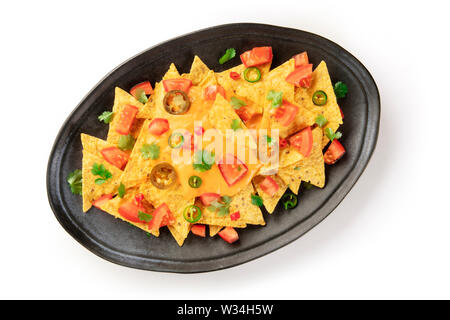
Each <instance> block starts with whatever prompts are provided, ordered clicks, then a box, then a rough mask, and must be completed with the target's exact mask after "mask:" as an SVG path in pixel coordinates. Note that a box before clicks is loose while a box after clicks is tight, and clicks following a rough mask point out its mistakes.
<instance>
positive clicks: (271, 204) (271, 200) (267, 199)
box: [253, 175, 288, 214]
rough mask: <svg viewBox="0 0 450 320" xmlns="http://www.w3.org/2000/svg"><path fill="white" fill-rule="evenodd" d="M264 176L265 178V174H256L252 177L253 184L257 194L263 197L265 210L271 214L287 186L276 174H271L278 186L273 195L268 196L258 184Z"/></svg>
mask: <svg viewBox="0 0 450 320" xmlns="http://www.w3.org/2000/svg"><path fill="white" fill-rule="evenodd" d="M265 178H266V177H265V176H256V177H255V178H253V185H254V187H255V189H256V191H257V192H258V195H259V196H260V197H261V198H262V199H263V203H264V207H265V208H266V210H267V212H269V213H270V214H272V213H273V211H274V210H275V207H276V206H277V203H278V201H279V200H280V199H281V197H282V196H283V194H284V193H285V192H286V190H287V188H288V186H287V184H286V183H285V182H284V181H283V180H282V179H281V178H280V177H279V176H278V175H273V176H271V178H272V179H274V180H275V181H276V183H277V184H278V186H279V188H278V191H277V192H276V193H275V194H274V195H273V196H270V195H268V194H267V193H265V192H264V191H263V190H262V189H261V188H260V186H259V184H260V183H261V182H262V181H263V180H264V179H265Z"/></svg>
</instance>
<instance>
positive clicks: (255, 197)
mask: <svg viewBox="0 0 450 320" xmlns="http://www.w3.org/2000/svg"><path fill="white" fill-rule="evenodd" d="M252 204H254V205H255V206H257V207H261V206H262V205H263V199H262V198H261V197H260V196H258V195H256V194H252Z"/></svg>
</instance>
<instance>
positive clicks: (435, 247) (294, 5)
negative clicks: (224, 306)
mask: <svg viewBox="0 0 450 320" xmlns="http://www.w3.org/2000/svg"><path fill="white" fill-rule="evenodd" d="M420 3H422V4H420ZM420 3H419V2H418V1H417V2H413V1H404V2H403V1H372V2H370V3H369V2H366V1H343V0H341V1H336V0H333V1H325V0H322V1H312V0H311V1H299V0H295V1H281V0H276V1H263V0H259V1H243V0H240V1H232V0H226V1H212V0H210V1H198V2H197V1H174V0H172V1H142V2H137V1H136V2H133V1H123V2H119V1H105V2H94V1H86V2H84V1H76V2H75V1H74V2H72V4H66V2H62V1H54V2H48V1H39V2H38V1H29V2H21V1H14V2H13V1H8V2H6V1H2V2H1V4H0V34H1V38H0V39H1V41H0V46H1V49H0V92H1V95H0V104H1V111H0V134H1V135H0V138H1V143H0V146H1V150H2V151H1V157H0V164H1V169H2V171H1V173H0V197H1V202H0V212H1V220H0V249H1V250H0V298H136V299H147V298H148V299H176V298H177V299H186V298H190V299H198V300H201V299H211V298H216V299H226V298H230V299H262V298H268V299H269V298H286V299H294V298H307V299H309V298H344V299H347V298H450V292H449V291H450V290H449V285H450V275H449V270H450V252H449V251H450V250H449V244H450V223H449V222H450V210H449V205H448V200H449V198H450V188H449V187H448V178H449V174H448V171H447V168H448V166H446V164H447V163H448V161H449V160H450V158H449V152H448V148H449V147H448V144H449V143H448V140H449V138H450V131H449V130H448V126H449V124H448V120H449V116H450V112H449V109H450V104H449V98H448V95H449V91H450V90H449V89H450V88H449V71H450V70H449V36H448V31H449V30H450V23H449V16H448V10H446V9H445V8H444V7H443V4H444V3H446V2H445V1H439V2H438V1H426V2H425V1H421V2H420ZM447 9H448V8H447ZM231 22H260V23H267V24H274V25H280V26H286V27H292V28H298V29H303V30H307V31H310V32H313V33H317V34H320V35H322V36H324V37H326V38H329V39H331V40H333V41H335V42H337V43H338V44H340V45H341V46H343V47H344V48H346V49H347V50H349V51H350V52H351V53H352V54H354V55H355V56H356V57H357V58H358V59H359V60H360V61H361V62H362V63H363V64H364V65H365V66H366V67H367V68H368V69H369V71H370V72H371V73H372V75H373V77H374V78H375V80H376V82H377V84H378V88H379V90H380V95H381V102H382V116H381V127H380V135H379V140H378V145H377V149H376V151H375V154H374V156H373V158H372V160H371V162H370V164H369V166H368V168H367V170H366V171H365V172H364V174H363V175H362V177H361V178H360V180H359V181H358V183H357V184H356V185H355V187H354V188H353V189H352V191H351V192H350V193H349V195H348V196H347V197H346V198H345V200H344V201H343V202H342V203H341V205H340V206H339V207H338V208H337V209H336V210H335V211H334V212H333V213H332V214H331V215H330V216H329V217H328V218H327V219H326V220H325V221H324V222H322V223H321V224H319V225H318V226H317V227H315V228H314V229H313V230H312V231H310V232H309V233H308V234H306V235H305V236H304V237H302V238H300V239H299V240H297V241H295V242H294V243H292V244H290V245H288V246H287V247H284V248H282V249H280V250H278V251H276V252H274V253H272V254H270V255H268V256H265V257H263V258H260V259H257V260H256V261H252V262H250V263H246V264H244V265H241V266H239V267H235V268H232V269H228V270H224V271H220V272H213V273H208V274H194V275H177V274H164V273H154V272H146V271H138V270H133V269H128V268H125V267H121V266H117V265H114V264H112V263H109V262H106V261H104V260H102V259H100V258H98V257H97V256H95V255H93V254H92V253H90V252H89V251H88V250H86V249H84V248H83V247H82V246H81V245H79V244H78V243H77V242H76V241H75V240H73V239H72V238H71V237H70V236H69V235H68V234H67V233H66V232H65V231H64V230H63V228H62V227H61V226H60V225H59V223H58V222H57V220H56V219H55V218H54V216H53V213H52V212H51V210H50V207H49V205H48V201H47V195H46V188H45V174H46V165H47V160H48V156H49V153H50V149H51V146H52V144H53V141H54V139H55V137H56V134H57V132H58V130H59V128H60V126H61V125H62V123H63V122H64V120H65V119H66V117H67V116H68V115H69V113H70V112H71V111H72V109H73V108H74V107H75V106H76V105H77V104H78V102H79V101H80V100H81V99H82V98H83V97H84V95H85V94H86V93H87V92H88V91H89V90H90V89H91V88H92V87H93V86H94V85H95V84H96V83H97V82H98V81H99V80H100V79H101V78H102V77H103V76H105V75H106V74H107V73H108V72H109V71H110V70H111V69H112V68H114V67H115V66H117V65H118V64H120V63H122V62H123V61H124V60H126V59H128V58H129V57H131V56H133V55H135V54H137V53H139V52H141V51H143V50H145V49H146V48H148V47H150V46H153V45H155V44H157V43H159V42H161V41H164V40H167V39H170V38H172V37H175V36H179V35H182V34H185V33H187V32H191V31H195V30H198V29H202V28H205V27H209V26H213V25H218V24H223V23H231Z"/></svg>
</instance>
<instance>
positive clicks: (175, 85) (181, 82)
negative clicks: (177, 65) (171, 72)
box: [163, 78, 192, 93]
mask: <svg viewBox="0 0 450 320" xmlns="http://www.w3.org/2000/svg"><path fill="white" fill-rule="evenodd" d="M163 86H164V89H165V90H166V92H169V91H172V90H181V91H184V92H186V93H188V92H189V89H190V88H191V86H192V81H191V80H189V79H183V78H179V79H169V80H163Z"/></svg>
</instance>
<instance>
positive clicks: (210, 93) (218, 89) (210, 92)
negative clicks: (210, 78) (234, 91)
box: [204, 84, 227, 101]
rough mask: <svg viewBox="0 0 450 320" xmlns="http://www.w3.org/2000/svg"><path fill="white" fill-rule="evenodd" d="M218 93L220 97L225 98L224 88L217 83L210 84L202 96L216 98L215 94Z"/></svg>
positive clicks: (207, 98)
mask: <svg viewBox="0 0 450 320" xmlns="http://www.w3.org/2000/svg"><path fill="white" fill-rule="evenodd" d="M218 93H220V94H221V95H222V97H224V98H225V99H226V98H227V94H226V93H225V89H224V88H223V87H222V86H221V85H218V84H212V85H210V86H207V87H206V88H205V92H204V97H205V100H212V101H214V100H216V95H217V94H218Z"/></svg>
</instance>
